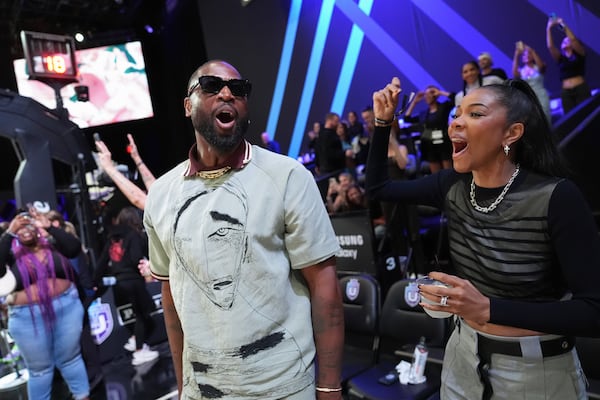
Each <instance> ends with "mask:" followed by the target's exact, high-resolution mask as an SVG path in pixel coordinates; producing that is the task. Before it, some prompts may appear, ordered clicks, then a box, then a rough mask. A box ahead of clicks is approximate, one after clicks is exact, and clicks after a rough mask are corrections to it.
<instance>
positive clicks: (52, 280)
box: [0, 209, 89, 400]
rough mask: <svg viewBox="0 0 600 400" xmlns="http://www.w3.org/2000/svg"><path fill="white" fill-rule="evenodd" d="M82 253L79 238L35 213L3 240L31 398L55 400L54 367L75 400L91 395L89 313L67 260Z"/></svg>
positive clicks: (0, 261)
mask: <svg viewBox="0 0 600 400" xmlns="http://www.w3.org/2000/svg"><path fill="white" fill-rule="evenodd" d="M46 232H47V235H46ZM80 251H81V243H80V241H79V240H78V239H77V238H76V237H75V236H73V235H70V234H68V233H67V232H65V231H64V230H62V229H60V228H56V227H53V226H52V225H51V224H50V221H49V220H48V219H47V218H46V217H45V216H44V215H41V214H37V212H36V211H35V210H33V209H32V210H30V212H29V213H21V214H19V215H17V216H16V217H15V218H14V219H13V220H12V221H11V223H10V225H9V226H8V229H7V230H6V232H4V233H3V234H2V236H0V277H2V276H4V275H5V274H6V271H7V268H10V270H11V272H12V273H13V274H14V275H15V277H16V280H17V286H16V289H15V291H14V292H13V293H11V294H10V295H9V296H7V303H8V308H9V320H8V330H9V333H10V334H11V336H12V337H13V339H14V340H15V342H16V344H17V346H19V349H20V351H21V354H22V355H23V359H24V361H25V365H26V367H27V369H28V370H29V380H28V382H27V394H28V398H29V399H36V400H38V399H39V400H45V399H47V400H49V399H50V393H51V389H52V379H53V377H54V368H55V367H56V368H58V370H59V371H60V373H61V375H62V376H63V379H64V380H65V382H66V383H67V385H68V387H69V390H70V391H71V393H72V395H73V398H75V399H87V398H88V396H89V383H88V377H87V373H86V368H85V365H84V362H83V359H82V357H81V349H80V345H79V339H80V337H81V331H82V325H83V313H84V311H83V306H82V304H81V301H80V300H79V296H78V293H77V289H76V286H75V284H74V280H75V279H76V278H75V272H74V270H73V268H72V266H71V264H70V263H69V260H68V258H73V257H76V256H77V255H78V254H79V252H80ZM7 266H8V267H7Z"/></svg>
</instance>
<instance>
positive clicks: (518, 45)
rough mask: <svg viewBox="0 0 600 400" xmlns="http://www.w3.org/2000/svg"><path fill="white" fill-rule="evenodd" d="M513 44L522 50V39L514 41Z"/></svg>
mask: <svg viewBox="0 0 600 400" xmlns="http://www.w3.org/2000/svg"><path fill="white" fill-rule="evenodd" d="M515 45H516V46H517V50H519V51H523V42H522V41H520V40H519V41H518V42H517V43H515Z"/></svg>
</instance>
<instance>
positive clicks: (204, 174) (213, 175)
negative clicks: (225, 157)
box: [196, 165, 231, 179]
mask: <svg viewBox="0 0 600 400" xmlns="http://www.w3.org/2000/svg"><path fill="white" fill-rule="evenodd" d="M230 170H231V167H230V166H229V165H227V166H225V167H223V168H219V169H213V170H212V171H198V172H196V176H199V177H200V178H202V179H217V178H220V177H222V176H223V175H225V174H226V173H227V172H229V171H230Z"/></svg>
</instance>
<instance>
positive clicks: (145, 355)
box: [131, 343, 159, 365]
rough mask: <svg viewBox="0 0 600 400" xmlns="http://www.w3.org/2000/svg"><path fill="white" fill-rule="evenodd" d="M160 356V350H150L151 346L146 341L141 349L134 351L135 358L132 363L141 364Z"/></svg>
mask: <svg viewBox="0 0 600 400" xmlns="http://www.w3.org/2000/svg"><path fill="white" fill-rule="evenodd" d="M158 356H159V353H158V351H154V350H150V347H148V345H147V344H146V343H144V346H143V347H142V349H141V350H138V351H136V352H134V353H133V359H132V360H131V364H132V365H140V364H143V363H147V362H149V361H152V360H156V359H157V358H158Z"/></svg>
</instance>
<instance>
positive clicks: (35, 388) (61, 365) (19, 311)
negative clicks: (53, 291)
mask: <svg viewBox="0 0 600 400" xmlns="http://www.w3.org/2000/svg"><path fill="white" fill-rule="evenodd" d="M52 306H53V307H54V312H55V313H56V322H55V323H54V327H53V329H52V331H48V330H46V327H45V325H44V320H43V319H42V316H41V310H40V307H39V305H38V304H35V305H34V306H33V307H32V308H33V319H32V318H31V311H30V307H29V305H13V306H10V307H9V314H8V316H9V317H8V331H9V332H10V334H11V336H12V337H13V339H14V340H15V342H16V343H17V346H19V350H20V351H21V354H22V355H23V359H24V360H25V365H26V366H27V369H28V370H29V381H28V382H27V395H28V398H30V399H35V400H46V399H48V400H49V399H50V393H51V390H52V379H53V377H54V368H55V367H56V368H58V369H59V371H60V373H61V375H62V377H63V379H64V380H65V382H66V383H67V385H68V386H69V390H70V391H71V393H72V394H73V397H74V398H75V399H83V398H86V397H88V396H89V392H90V386H89V383H88V377H87V372H86V369H85V364H84V363H83V359H82V358H81V348H80V346H79V339H80V337H81V328H82V323H83V306H82V305H81V301H80V300H79V296H78V295H77V290H76V289H75V286H74V285H72V286H71V287H70V288H69V289H67V290H66V291H65V292H64V293H62V294H60V295H58V296H57V297H55V298H54V299H53V300H52ZM34 320H35V328H34V322H33V321H34ZM36 332H37V333H36Z"/></svg>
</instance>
